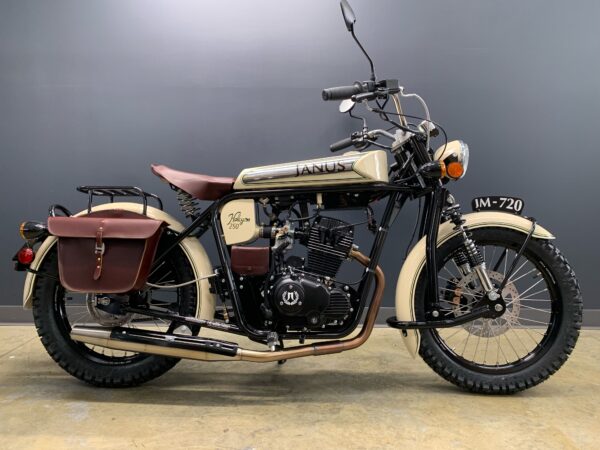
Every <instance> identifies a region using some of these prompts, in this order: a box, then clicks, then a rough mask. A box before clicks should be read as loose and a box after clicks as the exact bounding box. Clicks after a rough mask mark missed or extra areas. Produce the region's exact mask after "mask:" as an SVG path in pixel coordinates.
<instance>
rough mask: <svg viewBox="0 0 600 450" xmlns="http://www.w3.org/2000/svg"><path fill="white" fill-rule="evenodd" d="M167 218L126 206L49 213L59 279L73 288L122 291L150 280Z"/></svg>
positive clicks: (72, 289) (132, 288) (75, 289)
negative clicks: (74, 214) (75, 213)
mask: <svg viewBox="0 0 600 450" xmlns="http://www.w3.org/2000/svg"><path fill="white" fill-rule="evenodd" d="M164 226H165V222H163V221H160V220H154V219H150V218H148V217H146V216H144V215H141V214H135V213H130V212H126V211H122V212H119V211H103V212H95V213H92V214H90V215H87V216H81V217H49V218H48V231H49V232H50V234H52V235H54V236H57V237H58V273H59V276H60V282H61V284H62V285H63V286H64V287H65V288H66V289H68V290H70V291H75V292H102V293H124V292H129V291H133V290H138V289H141V288H142V287H143V286H144V284H145V283H146V279H147V278H148V274H149V272H150V267H151V265H152V261H153V259H154V255H155V253H156V247H157V246H158V241H159V239H160V235H161V233H162V230H163V228H164Z"/></svg>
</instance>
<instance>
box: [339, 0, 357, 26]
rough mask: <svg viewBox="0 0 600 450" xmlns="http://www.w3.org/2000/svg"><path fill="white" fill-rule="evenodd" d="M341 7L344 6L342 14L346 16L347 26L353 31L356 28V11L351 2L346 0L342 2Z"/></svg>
mask: <svg viewBox="0 0 600 450" xmlns="http://www.w3.org/2000/svg"><path fill="white" fill-rule="evenodd" d="M340 7H341V8H342V15H343V16H344V22H346V28H347V29H348V31H350V32H351V31H353V29H354V22H356V16H355V15H354V11H352V8H351V7H350V4H349V3H348V2H347V1H346V0H342V1H341V2H340Z"/></svg>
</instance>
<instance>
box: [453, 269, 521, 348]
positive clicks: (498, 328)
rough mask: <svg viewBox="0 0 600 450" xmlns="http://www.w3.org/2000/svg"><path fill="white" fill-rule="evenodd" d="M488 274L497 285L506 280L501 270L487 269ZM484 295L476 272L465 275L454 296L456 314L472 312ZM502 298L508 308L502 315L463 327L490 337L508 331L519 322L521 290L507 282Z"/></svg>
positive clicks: (479, 334)
mask: <svg viewBox="0 0 600 450" xmlns="http://www.w3.org/2000/svg"><path fill="white" fill-rule="evenodd" d="M487 274H488V276H489V277H490V281H491V282H492V283H493V284H494V285H495V287H498V286H500V284H501V283H502V281H504V275H503V274H501V273H500V272H495V271H493V270H487ZM483 295H484V292H483V289H482V287H481V284H480V283H479V278H478V277H477V274H476V273H475V272H471V273H469V274H467V275H465V276H463V277H462V278H461V279H460V280H459V281H458V283H457V284H456V287H455V290H454V296H453V298H452V304H453V306H452V309H453V311H454V315H455V316H457V317H458V316H462V315H463V314H466V313H468V312H470V311H471V309H472V308H473V306H474V305H475V304H476V303H477V302H478V301H479V300H480V299H481V298H482V296H483ZM502 298H503V299H504V301H505V304H506V310H505V311H504V314H502V316H500V317H497V318H495V319H478V320H475V321H473V322H468V323H466V324H463V325H462V327H463V328H464V329H465V330H467V332H469V333H470V334H473V335H475V336H481V337H488V338H489V337H494V336H499V335H501V334H504V333H506V332H507V331H508V330H509V329H510V328H511V327H512V326H513V325H515V324H516V323H517V322H518V318H519V313H520V309H521V308H520V301H519V292H518V290H517V288H516V287H515V285H514V284H513V283H511V282H509V283H506V286H505V287H504V289H503V290H502Z"/></svg>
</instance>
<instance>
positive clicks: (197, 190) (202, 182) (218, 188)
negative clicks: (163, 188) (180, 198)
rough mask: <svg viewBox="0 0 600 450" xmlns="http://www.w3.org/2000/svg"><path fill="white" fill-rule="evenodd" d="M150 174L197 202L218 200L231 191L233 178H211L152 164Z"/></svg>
mask: <svg viewBox="0 0 600 450" xmlns="http://www.w3.org/2000/svg"><path fill="white" fill-rule="evenodd" d="M151 167H152V173H154V175H157V176H159V177H160V178H162V179H163V180H166V181H167V182H168V183H170V184H172V185H173V186H175V187H177V188H179V189H181V190H182V191H185V192H187V193H188V194H190V195H191V196H192V197H194V198H197V199H199V200H218V199H219V198H221V197H223V196H224V195H227V194H229V193H230V192H231V191H233V183H234V182H235V178H229V177H211V176H209V175H201V174H199V173H190V172H182V171H180V170H175V169H171V168H170V167H167V166H163V165H160V164H152V165H151Z"/></svg>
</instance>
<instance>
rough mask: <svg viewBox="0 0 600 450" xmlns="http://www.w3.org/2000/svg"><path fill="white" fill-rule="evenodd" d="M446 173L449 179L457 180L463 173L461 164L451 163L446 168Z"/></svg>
mask: <svg viewBox="0 0 600 450" xmlns="http://www.w3.org/2000/svg"><path fill="white" fill-rule="evenodd" d="M446 173H447V174H448V176H449V177H450V178H454V179H455V180H458V179H459V178H460V177H462V176H463V173H465V169H464V167H463V165H462V164H461V163H459V162H458V161H453V162H451V163H450V164H448V165H447V166H446Z"/></svg>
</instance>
